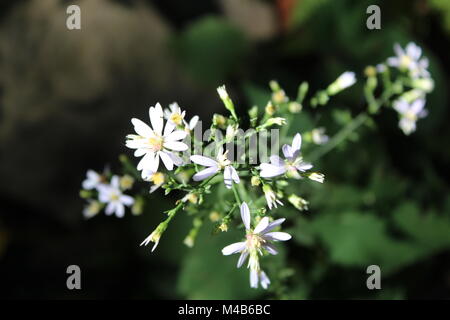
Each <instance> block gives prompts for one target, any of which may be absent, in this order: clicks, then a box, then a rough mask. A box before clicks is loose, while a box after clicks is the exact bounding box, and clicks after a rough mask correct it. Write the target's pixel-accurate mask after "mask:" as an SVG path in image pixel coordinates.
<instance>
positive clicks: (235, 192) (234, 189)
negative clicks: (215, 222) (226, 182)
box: [231, 183, 242, 205]
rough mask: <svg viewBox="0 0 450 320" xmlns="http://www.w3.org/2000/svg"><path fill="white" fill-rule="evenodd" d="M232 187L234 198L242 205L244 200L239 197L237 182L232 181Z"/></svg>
mask: <svg viewBox="0 0 450 320" xmlns="http://www.w3.org/2000/svg"><path fill="white" fill-rule="evenodd" d="M231 189H232V190H233V194H234V198H235V199H236V202H237V203H238V204H239V205H241V204H242V201H241V199H240V198H239V193H238V191H237V189H236V184H235V183H232V185H231Z"/></svg>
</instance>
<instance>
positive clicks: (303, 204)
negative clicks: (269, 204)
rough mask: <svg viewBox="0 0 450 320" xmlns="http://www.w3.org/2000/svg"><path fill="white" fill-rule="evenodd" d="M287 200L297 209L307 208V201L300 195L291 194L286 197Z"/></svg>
mask: <svg viewBox="0 0 450 320" xmlns="http://www.w3.org/2000/svg"><path fill="white" fill-rule="evenodd" d="M288 201H289V202H290V203H291V204H292V205H293V206H294V207H295V208H296V209H298V210H300V211H304V210H308V204H309V202H308V201H306V200H305V199H303V198H302V197H299V196H297V195H296V194H291V195H290V196H289V197H288Z"/></svg>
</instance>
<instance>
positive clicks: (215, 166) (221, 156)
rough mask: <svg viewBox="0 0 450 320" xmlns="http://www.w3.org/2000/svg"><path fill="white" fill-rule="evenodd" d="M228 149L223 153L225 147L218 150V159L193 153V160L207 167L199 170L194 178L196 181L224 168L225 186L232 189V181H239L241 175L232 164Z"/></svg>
mask: <svg viewBox="0 0 450 320" xmlns="http://www.w3.org/2000/svg"><path fill="white" fill-rule="evenodd" d="M227 153H228V150H227V151H226V152H225V153H223V148H221V149H220V150H219V152H218V155H217V157H216V160H214V159H211V158H209V157H205V156H200V155H193V156H191V161H192V162H194V163H196V164H199V165H202V166H205V167H207V168H206V169H203V170H201V171H199V172H197V173H196V174H195V175H194V176H193V177H192V178H193V179H194V181H201V180H205V179H207V178H209V177H211V176H212V175H214V174H216V173H217V172H219V171H221V170H223V180H224V183H225V186H226V187H227V188H228V189H230V188H231V186H232V183H233V182H234V183H239V181H240V179H239V175H238V173H237V171H236V169H235V168H234V167H233V166H232V165H231V161H230V160H228V158H227Z"/></svg>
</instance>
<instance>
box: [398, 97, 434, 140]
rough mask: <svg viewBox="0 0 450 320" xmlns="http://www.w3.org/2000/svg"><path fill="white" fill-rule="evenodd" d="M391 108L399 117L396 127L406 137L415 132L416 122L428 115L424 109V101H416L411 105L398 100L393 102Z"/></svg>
mask: <svg viewBox="0 0 450 320" xmlns="http://www.w3.org/2000/svg"><path fill="white" fill-rule="evenodd" d="M393 107H394V109H395V110H396V111H397V112H398V113H399V115H400V121H399V124H398V125H399V127H400V129H402V131H403V133H405V134H406V135H409V134H411V133H412V132H414V131H416V122H417V120H419V119H420V118H424V117H426V116H427V114H428V111H427V110H426V109H424V107H425V99H416V100H414V101H413V102H412V103H411V104H409V103H408V102H407V101H405V100H403V99H400V100H396V101H395V102H394V105H393Z"/></svg>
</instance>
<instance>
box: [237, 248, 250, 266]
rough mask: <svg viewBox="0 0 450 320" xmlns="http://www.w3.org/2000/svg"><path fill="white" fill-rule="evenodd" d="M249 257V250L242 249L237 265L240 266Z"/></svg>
mask: <svg viewBox="0 0 450 320" xmlns="http://www.w3.org/2000/svg"><path fill="white" fill-rule="evenodd" d="M247 257H248V252H247V251H242V253H241V255H240V257H239V260H238V263H237V267H238V268H240V267H241V266H242V264H243V263H244V262H245V260H247Z"/></svg>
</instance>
